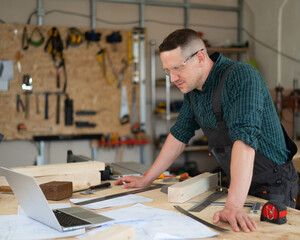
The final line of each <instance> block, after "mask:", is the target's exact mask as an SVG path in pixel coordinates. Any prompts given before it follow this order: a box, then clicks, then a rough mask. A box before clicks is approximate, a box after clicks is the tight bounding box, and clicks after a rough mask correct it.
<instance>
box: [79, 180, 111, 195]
mask: <svg viewBox="0 0 300 240" xmlns="http://www.w3.org/2000/svg"><path fill="white" fill-rule="evenodd" d="M105 187H110V183H109V182H108V183H102V184H98V185H95V186H90V187H89V188H84V189H80V190H76V191H73V193H77V192H82V191H86V190H94V189H97V188H105Z"/></svg>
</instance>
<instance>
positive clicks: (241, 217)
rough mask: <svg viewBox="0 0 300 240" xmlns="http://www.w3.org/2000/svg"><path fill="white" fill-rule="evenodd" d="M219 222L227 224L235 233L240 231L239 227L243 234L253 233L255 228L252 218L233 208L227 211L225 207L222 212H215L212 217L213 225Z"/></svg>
mask: <svg viewBox="0 0 300 240" xmlns="http://www.w3.org/2000/svg"><path fill="white" fill-rule="evenodd" d="M219 221H221V222H228V223H229V224H230V225H231V227H232V229H233V231H235V232H239V231H240V228H239V226H240V227H241V228H242V230H243V231H244V232H250V231H251V232H254V231H255V230H256V228H257V225H256V223H255V221H254V220H253V219H252V218H250V217H249V216H248V215H247V214H245V213H243V212H242V211H241V210H239V209H234V208H232V209H228V208H226V207H225V208H224V209H223V210H222V211H218V212H216V213H215V215H214V217H213V223H214V224H216V223H218V222H219Z"/></svg>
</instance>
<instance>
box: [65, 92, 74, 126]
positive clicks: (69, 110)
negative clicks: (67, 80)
mask: <svg viewBox="0 0 300 240" xmlns="http://www.w3.org/2000/svg"><path fill="white" fill-rule="evenodd" d="M65 125H66V126H71V125H73V100H72V99H70V98H69V96H68V95H67V94H66V99H65Z"/></svg>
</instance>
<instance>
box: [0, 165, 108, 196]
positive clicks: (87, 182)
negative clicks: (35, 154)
mask: <svg viewBox="0 0 300 240" xmlns="http://www.w3.org/2000/svg"><path fill="white" fill-rule="evenodd" d="M12 169H13V170H15V171H18V172H20V173H24V174H27V175H30V176H34V177H35V178H36V180H37V182H38V183H39V184H42V183H46V182H50V181H71V182H72V183H73V190H78V189H82V188H87V187H89V186H91V185H97V184H100V183H101V173H100V171H102V170H104V169H105V163H103V162H96V161H91V162H78V163H64V164H51V165H42V166H26V167H18V168H12ZM0 186H8V183H7V181H6V179H5V178H4V177H0Z"/></svg>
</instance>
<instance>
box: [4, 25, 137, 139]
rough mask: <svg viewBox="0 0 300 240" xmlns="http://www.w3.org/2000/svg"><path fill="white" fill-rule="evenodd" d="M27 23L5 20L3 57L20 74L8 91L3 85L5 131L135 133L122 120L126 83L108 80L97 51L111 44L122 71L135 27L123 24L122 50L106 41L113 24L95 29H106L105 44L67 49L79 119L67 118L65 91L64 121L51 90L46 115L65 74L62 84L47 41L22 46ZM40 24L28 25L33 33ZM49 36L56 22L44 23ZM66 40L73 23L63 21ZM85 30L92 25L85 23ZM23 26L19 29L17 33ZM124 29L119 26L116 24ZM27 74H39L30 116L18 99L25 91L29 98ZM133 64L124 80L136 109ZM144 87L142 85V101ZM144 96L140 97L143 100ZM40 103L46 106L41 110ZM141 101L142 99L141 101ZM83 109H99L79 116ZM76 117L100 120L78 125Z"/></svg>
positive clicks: (10, 134)
mask: <svg viewBox="0 0 300 240" xmlns="http://www.w3.org/2000/svg"><path fill="white" fill-rule="evenodd" d="M24 26H25V25H21V24H0V33H1V34H0V35H1V37H0V60H13V61H14V79H13V80H12V81H10V84H9V89H8V91H0V133H2V134H4V135H5V139H6V140H15V139H32V136H33V135H76V134H93V133H108V132H118V133H119V134H121V135H126V134H129V133H130V124H125V125H121V124H120V122H119V115H120V103H121V88H117V81H115V82H114V83H108V81H107V80H106V79H105V77H104V75H103V72H102V69H101V67H100V64H99V62H98V61H97V59H96V53H97V52H98V51H99V50H100V48H106V49H107V51H108V54H109V56H110V58H111V61H112V63H113V66H114V68H115V70H116V72H117V73H118V74H119V72H120V70H121V69H122V67H123V66H124V65H123V63H122V59H125V60H127V57H128V53H127V36H128V33H129V32H130V31H125V30H121V31H120V34H121V35H122V39H123V41H122V42H121V43H118V44H116V47H117V51H113V46H112V44H110V43H107V42H106V36H107V35H110V34H111V33H112V31H113V30H105V29H95V31H96V32H101V33H102V37H101V42H100V45H99V44H96V43H94V42H92V43H90V45H89V46H88V47H87V44H86V42H84V43H83V44H81V45H80V46H78V47H69V48H68V49H64V54H65V56H66V69H67V79H68V83H67V91H66V92H67V94H68V95H69V97H70V98H71V99H73V101H74V102H73V103H74V115H73V117H74V124H73V126H65V124H64V101H65V96H61V104H60V123H59V124H56V102H57V97H56V95H55V94H50V95H49V119H47V120H46V119H45V94H44V93H45V92H50V93H54V92H58V91H62V86H63V83H64V77H63V74H62V73H61V87H60V89H58V88H57V87H56V68H55V65H54V61H53V60H52V57H51V55H50V53H47V52H45V51H44V45H45V43H44V44H43V45H42V46H39V47H34V46H32V45H30V46H29V49H28V50H23V49H22V45H21V42H22V33H23V28H24ZM34 27H36V26H34V25H27V29H28V33H29V36H30V34H31V32H32V30H33V28H34ZM39 28H40V29H41V31H42V33H43V35H44V37H45V38H46V40H47V39H48V30H49V29H51V28H52V26H41V27H39ZM57 28H58V30H59V32H60V35H61V37H62V39H63V41H64V44H65V40H66V38H67V29H68V28H67V27H57ZM80 30H81V31H82V32H83V33H84V32H85V31H90V29H88V28H86V29H83V28H80ZM16 31H17V34H15V33H16ZM114 31H118V30H114ZM18 51H21V53H22V55H23V57H22V59H21V66H22V72H21V73H18V70H17V65H16V53H17V52H18ZM106 65H107V71H108V75H109V76H110V77H111V78H114V77H113V73H112V67H111V65H110V64H109V63H108V61H106ZM23 74H30V75H31V76H32V78H33V94H30V95H29V100H30V108H29V117H28V119H26V118H25V113H24V112H23V111H20V112H17V110H16V99H17V94H20V96H21V99H22V100H23V103H24V104H25V94H24V91H23V90H22V89H21V84H22V79H23ZM131 75H132V68H131V66H129V67H128V68H127V69H126V72H125V75H124V79H123V84H122V85H126V87H127V99H128V105H129V111H130V112H131V98H132V87H133V85H132V81H131ZM138 99H139V91H138V87H137V101H138ZM138 102H139V101H138ZM37 103H38V106H39V110H40V112H39V113H38V112H37ZM138 105H139V104H138ZM78 110H95V111H99V113H98V114H96V115H94V116H76V115H75V112H76V111H78ZM75 121H89V122H91V123H96V124H97V126H96V127H95V128H76V127H75ZM19 123H23V124H25V126H26V128H27V130H26V131H18V130H17V126H18V124H19Z"/></svg>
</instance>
